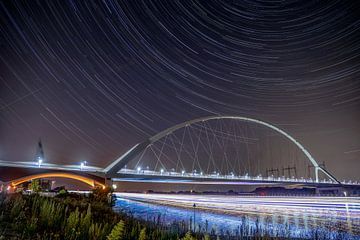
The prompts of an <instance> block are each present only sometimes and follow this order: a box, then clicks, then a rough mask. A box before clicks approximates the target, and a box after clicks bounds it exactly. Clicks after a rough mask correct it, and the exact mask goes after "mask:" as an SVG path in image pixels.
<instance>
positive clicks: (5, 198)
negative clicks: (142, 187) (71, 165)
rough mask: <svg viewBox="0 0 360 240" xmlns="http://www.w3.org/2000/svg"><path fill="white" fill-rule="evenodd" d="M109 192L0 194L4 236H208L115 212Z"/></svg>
mask: <svg viewBox="0 0 360 240" xmlns="http://www.w3.org/2000/svg"><path fill="white" fill-rule="evenodd" d="M107 195H108V191H103V190H100V189H97V190H95V191H94V193H92V194H90V195H89V196H87V197H85V196H81V195H77V194H68V193H63V194H59V195H57V196H56V197H45V196H40V195H39V194H32V195H23V194H20V193H16V194H0V239H69V240H77V239H79V240H81V239H93V240H95V239H99V240H101V239H107V240H116V239H141V240H152V239H154V240H155V239H201V238H205V239H208V237H207V236H200V235H198V236H196V238H195V237H193V236H192V235H191V234H190V233H187V235H186V231H185V228H183V229H181V228H177V229H169V228H163V227H161V226H160V223H159V222H146V221H141V220H137V219H134V218H133V217H131V216H128V215H125V214H122V213H115V212H113V211H112V208H111V206H110V204H109V202H108V197H107Z"/></svg>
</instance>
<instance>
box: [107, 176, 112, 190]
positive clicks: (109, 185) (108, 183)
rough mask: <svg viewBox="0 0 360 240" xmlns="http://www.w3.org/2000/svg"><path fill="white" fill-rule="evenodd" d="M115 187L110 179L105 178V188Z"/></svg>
mask: <svg viewBox="0 0 360 240" xmlns="http://www.w3.org/2000/svg"><path fill="white" fill-rule="evenodd" d="M112 185H113V181H112V179H111V178H110V177H105V186H106V187H109V188H111V187H112Z"/></svg>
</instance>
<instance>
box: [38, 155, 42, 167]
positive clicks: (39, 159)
mask: <svg viewBox="0 0 360 240" xmlns="http://www.w3.org/2000/svg"><path fill="white" fill-rule="evenodd" d="M42 162H43V160H42V158H41V157H38V166H39V167H40V166H41V164H42Z"/></svg>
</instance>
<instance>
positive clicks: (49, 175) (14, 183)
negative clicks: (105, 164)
mask: <svg viewBox="0 0 360 240" xmlns="http://www.w3.org/2000/svg"><path fill="white" fill-rule="evenodd" d="M41 178H69V179H74V180H78V181H81V182H83V183H86V184H88V185H90V186H92V187H95V186H101V187H105V185H104V184H102V183H100V182H98V181H95V180H93V179H91V178H88V177H84V176H80V175H76V174H73V173H64V172H52V173H40V174H34V175H30V176H26V177H22V178H19V179H16V180H13V181H11V185H12V186H14V187H16V186H17V185H19V184H21V183H24V182H28V181H31V180H33V179H41Z"/></svg>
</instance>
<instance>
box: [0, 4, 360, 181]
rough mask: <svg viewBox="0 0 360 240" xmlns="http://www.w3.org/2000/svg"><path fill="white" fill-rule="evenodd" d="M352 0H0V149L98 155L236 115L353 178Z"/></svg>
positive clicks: (358, 18)
mask: <svg viewBox="0 0 360 240" xmlns="http://www.w3.org/2000/svg"><path fill="white" fill-rule="evenodd" d="M359 10H360V4H359V3H358V1H340V0H339V1H334V0H333V1H326V2H323V1H295V0H290V1H262V0H257V1H250V0H246V1H208V0H206V1H109V0H103V1H7V0H1V1H0V37H1V38H0V159H1V160H5V161H27V160H31V159H33V157H34V155H35V150H36V142H37V141H38V139H39V138H41V139H42V141H43V144H44V149H45V155H46V161H48V162H54V163H59V164H60V163H74V162H80V161H83V160H86V161H87V162H89V164H91V165H96V166H101V167H104V166H105V165H107V164H108V163H109V162H111V161H112V160H114V159H115V158H117V157H118V156H119V155H121V154H122V153H124V152H125V151H127V150H128V149H129V148H130V147H131V146H133V145H134V144H135V143H137V142H141V141H143V140H144V139H146V138H148V137H150V136H152V135H154V134H156V133H157V132H159V131H161V130H163V129H165V128H168V127H171V126H173V125H175V124H178V123H180V122H184V121H187V120H190V119H193V118H198V117H202V116H208V115H224V114H225V115H226V114H227V115H229V114H232V115H239V116H248V117H254V118H257V119H262V120H264V121H267V122H271V123H273V124H275V125H277V126H279V127H281V128H283V129H286V130H287V132H289V133H291V134H292V135H293V136H295V137H296V138H297V139H299V140H300V141H301V142H302V143H303V144H304V145H305V146H306V147H307V149H309V151H310V152H311V153H312V154H313V155H314V156H315V157H316V158H317V159H320V160H319V161H320V162H325V163H326V166H327V168H328V169H329V170H331V172H333V173H334V174H335V175H337V176H339V178H340V179H344V178H348V179H353V180H360V178H359V174H358V173H359V171H358V170H359V169H360V125H359V122H360V79H359V78H360V15H359V12H360V11H359Z"/></svg>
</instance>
